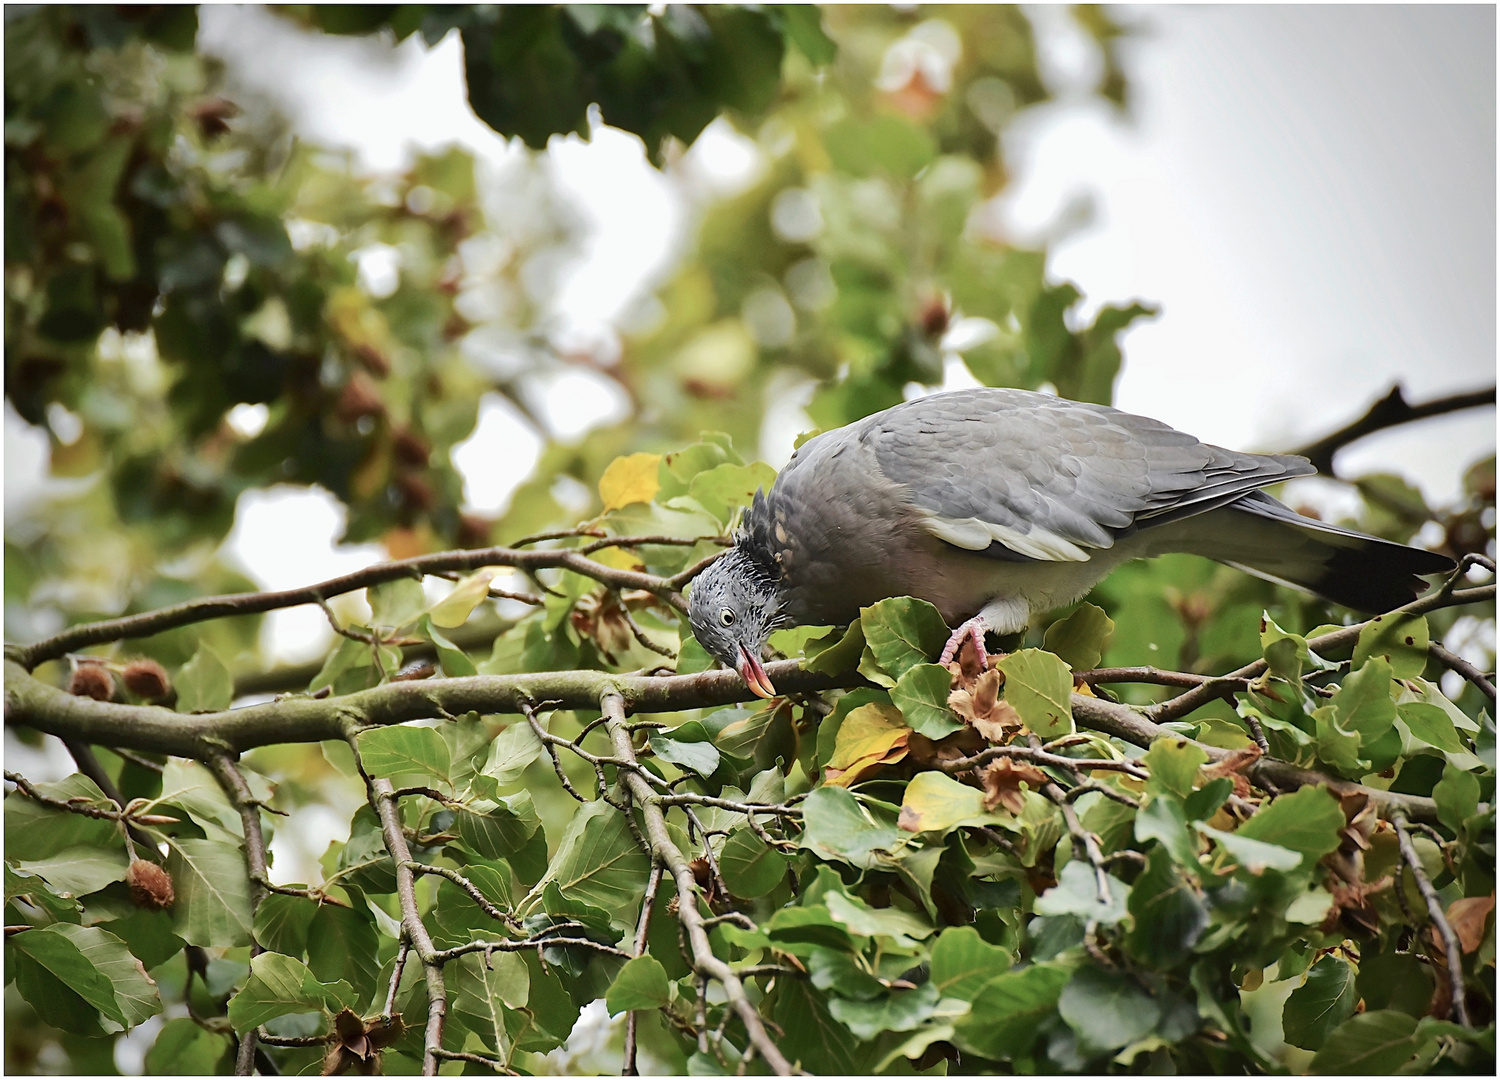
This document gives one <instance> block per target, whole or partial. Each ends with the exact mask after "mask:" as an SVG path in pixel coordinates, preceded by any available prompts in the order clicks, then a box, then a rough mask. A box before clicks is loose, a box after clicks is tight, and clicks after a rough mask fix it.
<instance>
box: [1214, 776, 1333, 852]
mask: <svg viewBox="0 0 1500 1080" xmlns="http://www.w3.org/2000/svg"><path fill="white" fill-rule="evenodd" d="M1343 827H1344V812H1343V810H1341V809H1340V808H1339V802H1338V800H1337V799H1335V798H1334V797H1333V796H1332V795H1331V794H1329V792H1328V789H1327V788H1324V787H1312V786H1308V787H1303V788H1298V789H1297V790H1296V791H1294V792H1293V793H1292V794H1290V795H1280V796H1277V798H1276V799H1275V800H1274V801H1273V802H1271V803H1270V805H1265V804H1262V805H1261V808H1260V810H1259V811H1257V812H1256V814H1255V815H1254V816H1253V817H1251V819H1250V820H1249V821H1247V822H1245V823H1244V824H1243V825H1241V826H1240V827H1239V828H1238V829H1236V830H1235V836H1237V837H1238V838H1239V839H1241V840H1259V841H1261V842H1263V843H1267V844H1276V845H1277V846H1278V847H1283V848H1287V849H1289V850H1291V851H1300V852H1301V853H1302V854H1303V855H1304V856H1305V857H1306V862H1305V865H1307V866H1311V865H1312V864H1313V863H1315V862H1317V861H1318V860H1319V859H1321V858H1322V857H1323V856H1324V855H1327V854H1328V853H1329V852H1330V851H1333V850H1334V849H1335V848H1337V847H1338V846H1339V830H1340V829H1342V828H1343Z"/></svg>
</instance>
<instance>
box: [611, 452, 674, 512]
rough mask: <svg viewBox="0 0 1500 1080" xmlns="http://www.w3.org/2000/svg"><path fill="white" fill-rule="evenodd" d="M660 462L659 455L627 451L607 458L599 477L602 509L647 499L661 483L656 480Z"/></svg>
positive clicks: (651, 497) (615, 507)
mask: <svg viewBox="0 0 1500 1080" xmlns="http://www.w3.org/2000/svg"><path fill="white" fill-rule="evenodd" d="M660 465H661V455H660V454H628V455H626V456H625V457H617V458H615V459H614V460H613V461H611V462H610V463H609V468H607V469H605V470H604V475H603V476H601V477H599V498H601V499H603V500H604V510H605V512H606V513H608V512H609V511H610V510H618V509H620V508H621V507H622V506H629V505H630V504H631V503H638V502H650V501H651V500H652V499H653V498H654V497H655V496H656V490H657V488H659V487H660V486H661V484H660V482H659V481H658V480H657V469H658V468H659V467H660Z"/></svg>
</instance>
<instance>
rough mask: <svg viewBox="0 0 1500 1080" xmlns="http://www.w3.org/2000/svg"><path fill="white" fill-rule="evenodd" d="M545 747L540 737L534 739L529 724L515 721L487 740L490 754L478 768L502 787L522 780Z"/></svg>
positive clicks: (535, 735)
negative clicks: (522, 776)
mask: <svg viewBox="0 0 1500 1080" xmlns="http://www.w3.org/2000/svg"><path fill="white" fill-rule="evenodd" d="M544 750H545V747H543V746H542V740H541V739H539V738H537V734H536V732H535V731H534V730H533V729H532V726H531V724H530V723H529V722H528V721H525V720H517V721H516V722H515V723H513V724H511V725H510V726H508V727H506V728H504V729H502V730H501V732H500V734H498V735H496V736H495V738H494V740H493V741H492V742H491V743H490V752H489V756H488V757H486V758H485V759H484V767H483V768H482V769H480V770H479V771H480V772H482V773H483V774H484V775H485V776H488V777H491V778H492V779H494V781H495V783H496V784H497V785H498V786H499V787H501V788H505V787H508V786H509V785H511V784H514V783H515V782H516V781H517V780H519V779H521V774H522V773H524V772H525V771H526V767H527V766H528V765H530V764H531V763H532V762H533V761H535V760H536V759H537V758H539V757H540V756H541V755H542V752H543V751H544Z"/></svg>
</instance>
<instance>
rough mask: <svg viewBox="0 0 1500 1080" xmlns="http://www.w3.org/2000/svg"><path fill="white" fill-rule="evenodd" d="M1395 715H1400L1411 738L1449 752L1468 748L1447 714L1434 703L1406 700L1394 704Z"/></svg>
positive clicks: (1453, 752)
mask: <svg viewBox="0 0 1500 1080" xmlns="http://www.w3.org/2000/svg"><path fill="white" fill-rule="evenodd" d="M1396 715H1397V716H1399V717H1401V720H1402V722H1403V723H1405V724H1406V728H1407V730H1408V731H1410V732H1411V734H1412V738H1414V739H1417V740H1418V741H1420V742H1424V743H1426V744H1427V745H1428V746H1435V747H1437V748H1438V749H1439V750H1442V751H1444V752H1445V753H1449V754H1462V753H1465V752H1466V751H1467V750H1468V747H1467V746H1465V745H1464V743H1463V740H1462V739H1460V738H1459V737H1458V730H1457V729H1456V728H1455V727H1454V726H1453V721H1452V720H1451V719H1449V717H1448V714H1447V713H1446V712H1444V711H1443V710H1442V709H1440V708H1439V707H1438V706H1436V705H1429V704H1427V703H1426V702H1425V701H1408V702H1406V703H1404V704H1401V705H1397V706H1396Z"/></svg>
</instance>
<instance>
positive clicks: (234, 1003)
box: [229, 952, 344, 1032]
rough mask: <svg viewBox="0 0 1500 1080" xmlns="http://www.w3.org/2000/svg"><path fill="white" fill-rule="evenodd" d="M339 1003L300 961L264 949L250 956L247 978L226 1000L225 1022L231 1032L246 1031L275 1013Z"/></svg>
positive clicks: (326, 1008) (325, 1007) (330, 1008)
mask: <svg viewBox="0 0 1500 1080" xmlns="http://www.w3.org/2000/svg"><path fill="white" fill-rule="evenodd" d="M343 1004H344V1003H343V1002H342V1001H340V1000H339V998H338V996H337V995H336V994H335V992H334V991H333V989H332V988H331V987H327V986H324V985H323V984H322V983H320V982H318V980H317V978H316V977H315V976H314V975H313V973H312V972H311V971H310V970H309V969H308V967H307V965H306V964H304V963H302V961H300V960H293V959H292V958H291V957H290V956H283V955H282V954H281V953H273V952H267V953H261V954H260V955H259V956H256V957H252V958H251V960H250V978H249V979H247V980H246V981H245V986H244V988H243V989H242V990H240V992H239V993H238V994H235V995H234V997H232V998H230V999H229V1022H230V1023H231V1024H233V1025H234V1030H235V1031H238V1032H246V1031H250V1030H251V1029H253V1028H255V1027H256V1026H258V1025H260V1024H264V1023H265V1022H266V1021H267V1020H274V1019H276V1018H277V1017H278V1016H288V1015H291V1014H293V1013H306V1012H331V1011H335V1010H337V1009H339V1008H342V1007H343Z"/></svg>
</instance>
